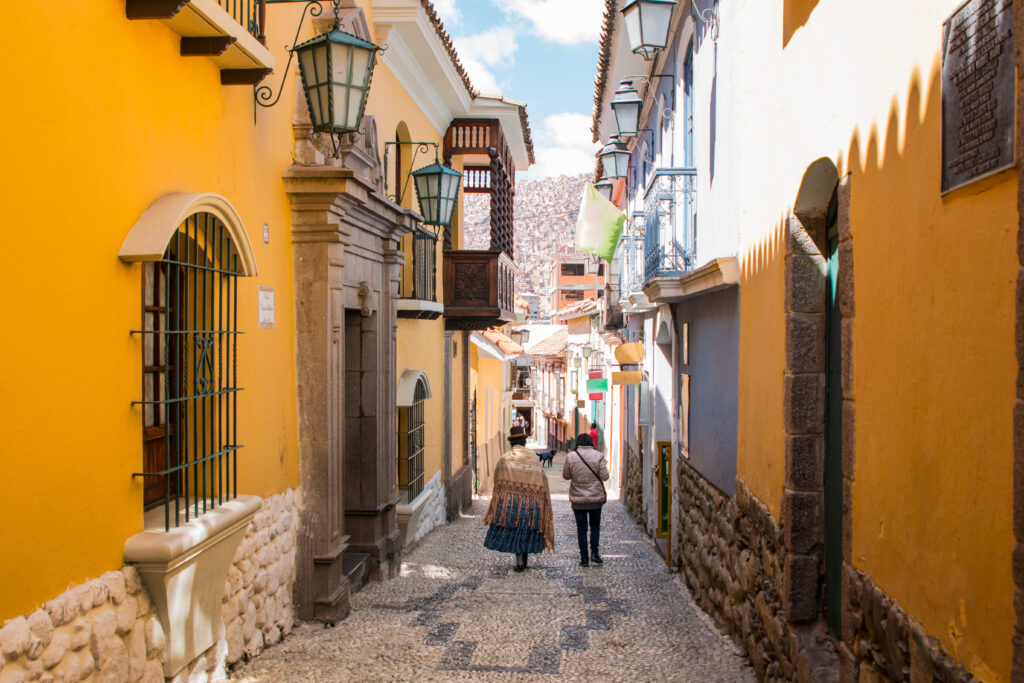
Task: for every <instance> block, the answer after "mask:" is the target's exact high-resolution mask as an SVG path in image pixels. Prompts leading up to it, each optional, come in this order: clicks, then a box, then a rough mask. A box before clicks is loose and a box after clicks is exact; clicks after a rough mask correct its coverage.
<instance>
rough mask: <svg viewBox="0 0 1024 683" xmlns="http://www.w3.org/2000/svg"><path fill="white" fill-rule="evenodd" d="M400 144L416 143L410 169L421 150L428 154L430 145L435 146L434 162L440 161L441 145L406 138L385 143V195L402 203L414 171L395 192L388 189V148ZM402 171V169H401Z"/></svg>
mask: <svg viewBox="0 0 1024 683" xmlns="http://www.w3.org/2000/svg"><path fill="white" fill-rule="evenodd" d="M399 145H415V147H414V148H413V151H412V159H410V160H409V169H410V170H412V169H413V168H414V167H415V164H416V157H417V155H419V153H420V152H423V153H424V154H426V153H427V152H429V151H430V147H431V146H433V148H434V163H440V157H439V153H440V149H441V146H440V145H439V144H438V143H436V142H419V141H409V142H406V141H404V140H389V141H388V142H385V143H384V195H385V196H386V197H387V198H388V199H390V200H391V201H393V202H394V203H396V204H401V203H402V199H403V198H404V197H405V191H406V190H408V189H409V181H410V180H412V173H409V174H408V175H406V176H405V183H404V184H402V186H401V187H400V188H399V187H396V188H395V191H394V193H391V192H389V191H388V150H389V149H390V148H392V147H394V148H396V149H397V148H398V146H399ZM399 172H401V169H399Z"/></svg>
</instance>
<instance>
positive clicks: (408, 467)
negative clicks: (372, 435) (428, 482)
mask: <svg viewBox="0 0 1024 683" xmlns="http://www.w3.org/2000/svg"><path fill="white" fill-rule="evenodd" d="M428 398H430V385H429V384H428V382H427V375H426V373H424V372H422V371H418V370H406V371H405V372H404V373H402V377H401V379H400V380H399V382H398V488H399V490H400V491H402V492H403V493H404V497H405V503H406V504H407V505H408V504H409V503H412V502H413V501H414V500H416V498H417V497H418V496H419V495H420V494H421V493H423V449H424V448H425V445H426V419H425V414H424V407H425V405H424V404H425V403H426V400H427V399H428Z"/></svg>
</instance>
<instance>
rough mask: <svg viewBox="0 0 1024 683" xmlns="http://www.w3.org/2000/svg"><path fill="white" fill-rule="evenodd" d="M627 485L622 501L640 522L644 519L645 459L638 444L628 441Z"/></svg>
mask: <svg viewBox="0 0 1024 683" xmlns="http://www.w3.org/2000/svg"><path fill="white" fill-rule="evenodd" d="M625 445H626V485H625V488H624V490H623V491H622V502H623V504H625V506H626V510H628V511H629V514H631V515H632V516H633V518H634V519H636V520H637V521H638V522H639V521H641V520H642V519H643V503H642V502H641V498H642V496H643V478H642V477H643V469H644V467H643V460H642V459H641V458H640V450H639V449H638V448H637V447H636V444H635V443H633V442H631V441H628V442H626V444H625Z"/></svg>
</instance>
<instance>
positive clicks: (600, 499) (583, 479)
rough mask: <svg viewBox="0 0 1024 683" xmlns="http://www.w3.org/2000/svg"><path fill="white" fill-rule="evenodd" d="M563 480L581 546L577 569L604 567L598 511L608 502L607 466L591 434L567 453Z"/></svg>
mask: <svg viewBox="0 0 1024 683" xmlns="http://www.w3.org/2000/svg"><path fill="white" fill-rule="evenodd" d="M562 478H563V479H568V480H569V502H570V503H572V511H573V513H574V514H575V515H576V537H577V540H578V541H579V544H580V566H581V567H589V566H590V563H591V562H593V563H594V564H603V563H604V561H603V560H602V559H601V553H600V552H599V548H600V541H601V508H602V507H604V504H605V503H606V502H608V493H607V491H605V488H604V483H603V482H605V481H608V478H609V474H608V464H607V463H606V462H605V458H604V455H603V454H602V453H601V452H600V451H598V450H597V449H595V448H594V440H593V439H592V438H591V436H590V434H580V435H579V436H578V437H576V450H574V451H572V452H570V453H567V454H566V456H565V464H564V465H562ZM588 526H589V528H590V552H589V555H588V553H587V527H588Z"/></svg>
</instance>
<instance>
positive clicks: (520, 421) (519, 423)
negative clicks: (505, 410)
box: [512, 413, 526, 429]
mask: <svg viewBox="0 0 1024 683" xmlns="http://www.w3.org/2000/svg"><path fill="white" fill-rule="evenodd" d="M512 426H513V427H522V428H524V429H525V428H526V418H524V417H523V414H522V413H517V414H516V419H514V420H512Z"/></svg>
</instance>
